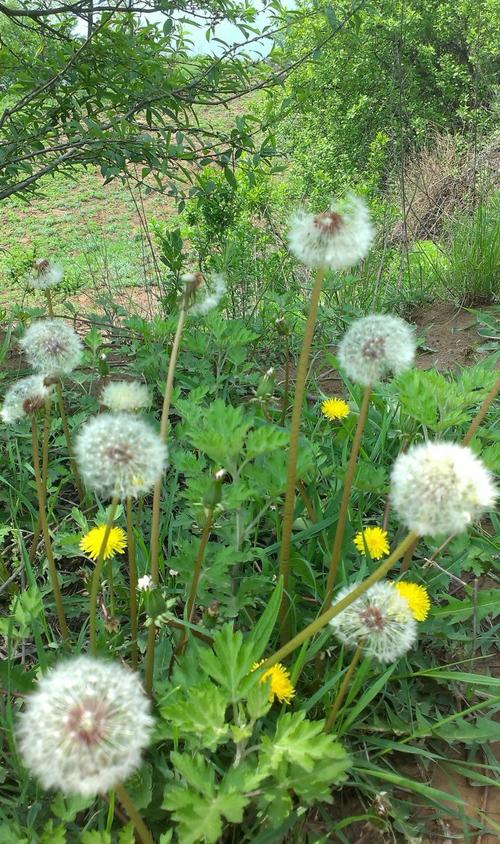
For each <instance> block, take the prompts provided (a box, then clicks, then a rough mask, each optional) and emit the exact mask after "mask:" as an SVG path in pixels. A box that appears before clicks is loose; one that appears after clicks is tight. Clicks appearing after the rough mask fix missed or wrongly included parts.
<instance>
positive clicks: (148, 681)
mask: <svg viewBox="0 0 500 844" xmlns="http://www.w3.org/2000/svg"><path fill="white" fill-rule="evenodd" d="M187 305H188V294H187V291H185V293H184V298H183V300H182V306H181V312H180V314H179V321H178V323H177V330H176V332H175V337H174V342H173V345H172V351H171V354H170V361H169V365H168V373H167V383H166V385H165V394H164V396H163V408H162V412H161V422H160V436H161V438H162V440H164V441H165V442H166V440H167V434H168V427H169V414H170V405H171V402H172V394H173V391H174V374H175V367H176V365H177V358H178V356H179V349H180V344H181V337H182V332H183V329H184V325H185V322H186V317H187ZM161 490H162V479H160V480H159V481H157V483H156V484H155V487H154V492H153V510H152V516H151V558H150V567H151V579H152V581H153V585H154V586H158V583H159V580H160V568H159V558H160V499H161ZM155 641H156V629H155V625H154V622H152V623H151V624H150V626H149V629H148V645H147V652H146V669H145V681H144V685H145V689H146V692H147V694H148V695H150V696H151V693H152V691H153V674H154V660H155Z"/></svg>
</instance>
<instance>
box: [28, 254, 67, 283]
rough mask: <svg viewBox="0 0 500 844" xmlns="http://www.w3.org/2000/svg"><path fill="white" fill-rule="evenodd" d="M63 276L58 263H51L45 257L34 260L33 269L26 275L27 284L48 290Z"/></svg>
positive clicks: (59, 281)
mask: <svg viewBox="0 0 500 844" xmlns="http://www.w3.org/2000/svg"><path fill="white" fill-rule="evenodd" d="M63 278H64V270H63V268H62V267H60V266H59V264H53V263H52V261H49V260H48V259H47V258H39V259H38V261H36V262H35V269H34V272H32V273H31V274H30V275H29V276H28V284H29V285H30V287H34V288H36V289H38V290H48V289H49V287H55V286H56V284H60V283H61V281H62V280H63Z"/></svg>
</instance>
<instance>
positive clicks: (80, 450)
mask: <svg viewBox="0 0 500 844" xmlns="http://www.w3.org/2000/svg"><path fill="white" fill-rule="evenodd" d="M75 456H76V459H77V462H78V466H79V469H80V472H81V475H82V478H83V480H84V481H85V483H86V485H87V486H88V487H89V488H90V489H93V490H94V491H95V492H96V493H97V494H98V495H100V496H101V497H102V498H113V497H114V496H117V497H118V498H121V499H123V498H129V497H131V498H136V497H137V496H138V495H143V494H145V493H147V492H150V491H151V489H152V488H153V487H154V485H155V483H156V482H157V481H158V480H159V479H160V478H161V476H162V474H163V472H164V470H165V468H166V465H167V446H166V445H165V443H164V442H163V440H162V439H161V437H160V436H159V435H158V434H157V433H156V431H154V430H153V429H152V428H151V427H150V425H149V424H148V423H147V422H144V421H143V420H142V419H139V418H138V417H136V416H134V415H132V414H130V413H101V414H100V415H99V416H94V418H93V419H91V420H90V421H89V422H87V423H86V425H85V426H84V427H83V428H82V429H81V431H80V433H79V434H78V437H77V438H76V442H75Z"/></svg>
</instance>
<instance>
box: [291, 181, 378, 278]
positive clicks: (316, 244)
mask: <svg viewBox="0 0 500 844" xmlns="http://www.w3.org/2000/svg"><path fill="white" fill-rule="evenodd" d="M373 237H374V231H373V226H372V224H371V220H370V212H369V210H368V207H367V206H366V204H365V202H364V201H363V200H362V199H360V198H359V197H357V196H354V195H352V194H350V195H349V196H348V197H347V199H345V200H343V201H341V202H332V204H331V206H330V209H329V210H328V211H324V212H323V213H322V214H310V213H308V212H307V211H304V210H301V211H298V212H297V213H296V214H295V215H294V216H293V217H292V219H291V220H290V228H289V232H288V243H289V246H290V251H291V252H292V253H293V254H294V255H295V257H296V258H298V259H299V261H302V263H303V264H305V265H306V266H307V267H320V266H324V267H330V269H332V270H345V269H347V268H348V267H352V266H354V264H357V263H359V261H361V260H362V259H363V258H365V257H366V255H367V254H368V250H369V249H370V246H371V244H372V241H373Z"/></svg>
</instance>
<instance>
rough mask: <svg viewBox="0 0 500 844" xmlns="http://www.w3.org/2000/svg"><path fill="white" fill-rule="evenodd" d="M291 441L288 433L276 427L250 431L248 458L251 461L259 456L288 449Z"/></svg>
mask: <svg viewBox="0 0 500 844" xmlns="http://www.w3.org/2000/svg"><path fill="white" fill-rule="evenodd" d="M289 440H290V434H289V433H288V431H284V430H283V429H282V428H278V427H277V426H276V425H273V426H271V425H266V426H264V425H263V426H262V427H261V428H256V429H255V430H254V431H250V433H249V435H248V437H247V442H246V456H247V457H248V458H250V459H252V458H254V457H257V455H259V454H265V453H266V452H270V451H277V450H278V449H283V448H286V447H287V445H288V442H289Z"/></svg>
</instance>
